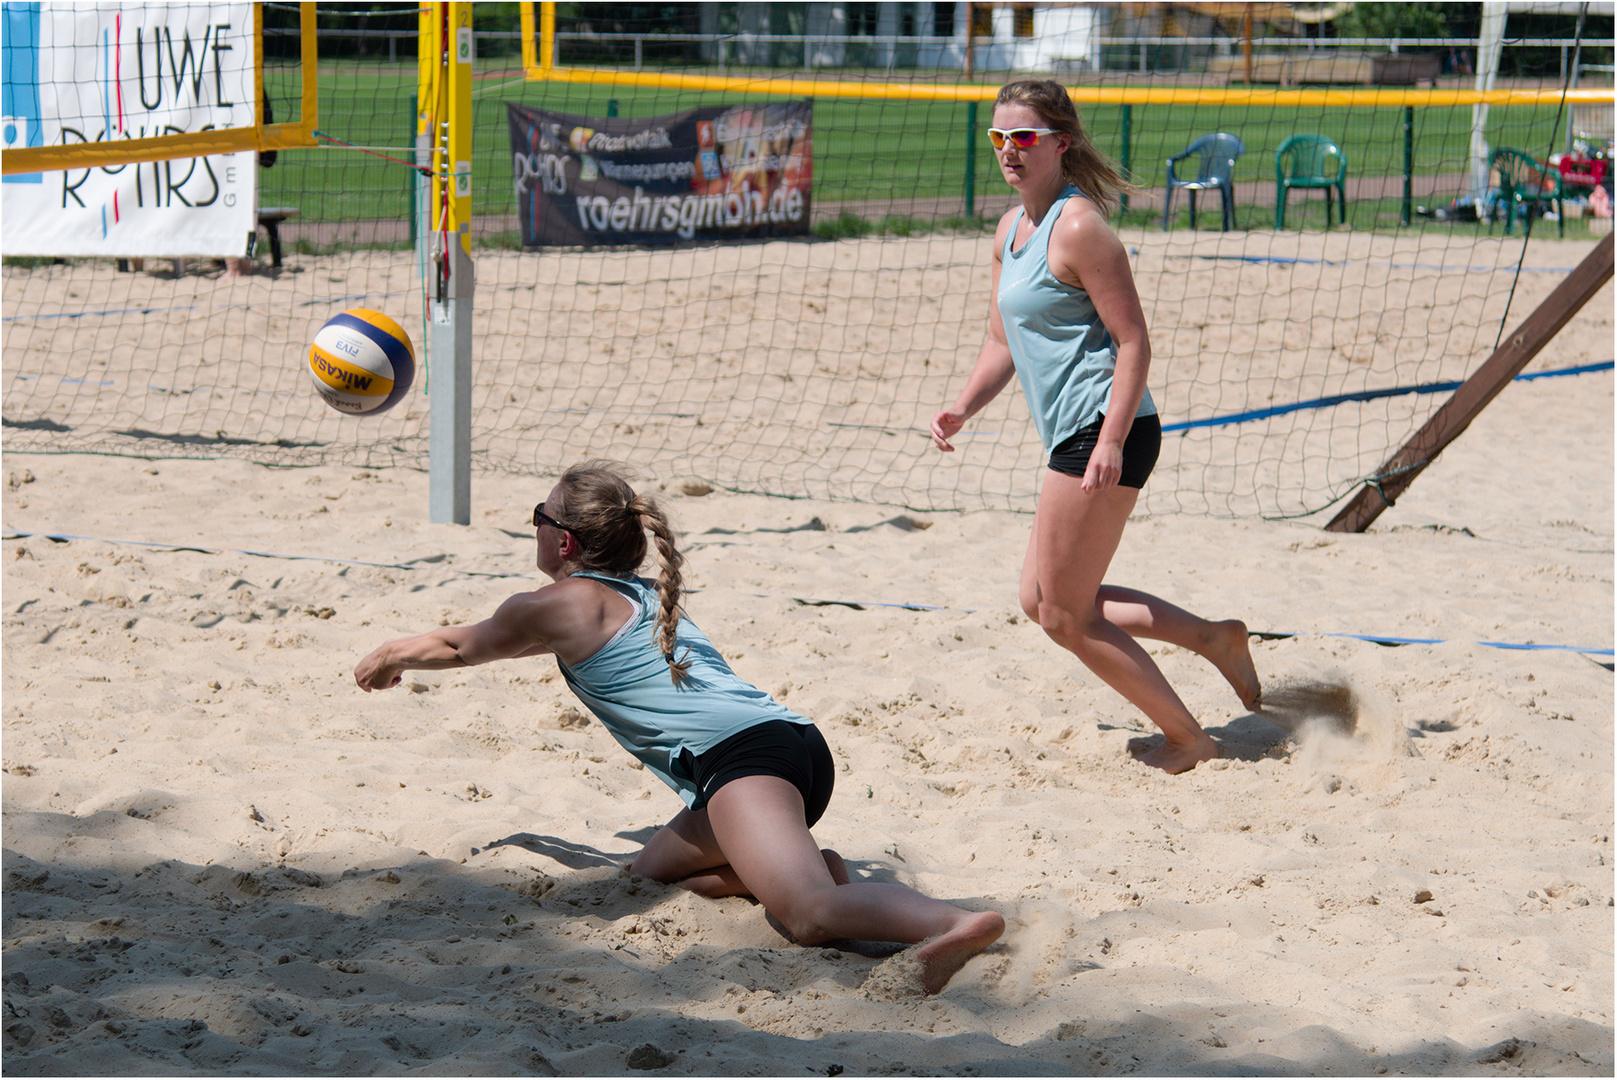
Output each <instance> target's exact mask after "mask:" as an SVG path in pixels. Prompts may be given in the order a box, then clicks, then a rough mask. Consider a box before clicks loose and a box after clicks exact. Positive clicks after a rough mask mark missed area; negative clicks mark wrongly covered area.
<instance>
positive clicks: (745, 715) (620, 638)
mask: <svg viewBox="0 0 1617 1080" xmlns="http://www.w3.org/2000/svg"><path fill="white" fill-rule="evenodd" d="M573 576H574V577H584V578H591V579H593V580H595V581H599V582H602V583H603V584H605V585H607V586H608V587H609V588H612V589H614V590H616V591H617V592H619V593H621V594H623V595H624V596H625V597H627V598H628V599H630V600H632V601H634V602H635V603H637V604H638V605H639V606H640V611H639V614H638V615H636V616H635V617H634V618H631V619H630V620H629V622H628V623H627V624H625V625H624V627H623V629H622V630H620V631H619V632H618V634H617V636H616V637H614V638H613V639H612V640H611V641H609V642H608V643H607V644H606V645H604V646H602V647H601V649H600V650H598V651H597V652H596V653H595V654H594V655H593V656H591V657H590V658H589V659H587V660H584V661H581V662H580V663H577V664H574V665H573V666H572V667H568V666H567V665H566V664H561V663H559V662H558V665H557V666H558V667H560V668H561V673H562V676H563V677H564V678H566V680H567V686H568V688H569V689H570V690H572V692H573V693H574V694H576V695H577V696H578V700H580V701H582V702H583V703H584V704H585V705H586V706H588V708H589V710H590V712H592V713H594V714H595V715H596V716H597V717H599V718H600V721H601V723H603V724H605V725H606V729H607V730H608V731H610V732H611V733H612V737H613V738H614V739H616V740H617V741H618V742H619V744H620V745H622V747H623V748H624V749H625V750H627V751H629V753H631V754H633V755H634V756H635V757H637V758H639V759H640V760H641V761H642V762H644V763H645V766H646V768H648V769H650V770H651V771H652V772H653V773H655V774H656V776H657V777H658V779H660V780H661V781H662V782H663V783H665V784H667V785H668V786H669V787H671V788H673V789H674V790H675V791H677V792H678V793H679V797H680V798H682V799H684V800H685V805H686V806H694V805H696V799H697V790H696V783H695V781H694V780H693V779H692V778H691V777H690V776H688V775H686V773H685V770H684V768H683V766H682V764H681V762H680V753H681V751H684V750H689V751H690V752H691V753H692V754H693V755H700V754H703V753H705V752H706V751H708V750H711V749H713V747H715V746H717V745H718V744H719V743H721V742H723V741H724V740H725V739H727V738H729V737H730V736H731V735H734V734H736V733H737V732H741V731H745V730H746V729H747V728H750V727H753V726H754V725H756V724H761V723H764V722H765V721H768V720H785V721H787V722H788V723H792V724H808V723H810V722H811V721H809V720H807V719H805V718H803V717H801V716H799V715H797V714H796V713H794V712H792V711H791V710H790V709H788V708H786V706H784V705H782V704H780V703H779V702H777V701H776V700H775V699H774V698H772V697H770V696H769V695H768V694H766V693H764V692H763V691H762V690H760V689H758V688H757V687H756V686H753V685H752V684H751V683H749V682H746V681H745V680H743V679H741V678H740V677H739V676H737V675H736V674H735V672H733V671H731V670H730V665H729V664H727V663H725V660H724V657H722V656H720V655H719V651H718V650H717V649H715V648H714V647H713V644H712V643H711V642H710V641H708V639H707V637H706V635H704V634H703V633H702V631H700V630H698V629H697V628H696V624H695V623H693V622H691V621H690V620H689V619H688V618H686V617H685V616H684V614H683V613H681V615H680V618H679V625H678V626H677V627H676V629H675V640H676V641H677V644H676V646H675V648H674V656H675V657H676V658H678V659H680V660H689V661H690V664H691V668H690V672H689V674H687V675H686V677H685V680H684V681H683V682H682V683H680V684H679V685H678V686H675V685H674V682H673V679H672V678H671V677H670V674H669V668H668V662H667V661H666V660H664V659H663V654H662V650H661V649H660V648H658V646H657V612H658V605H659V604H660V603H661V599H660V598H659V597H658V595H657V587H656V585H655V584H654V583H653V582H650V581H647V580H646V579H645V578H640V577H635V578H616V577H611V576H609V575H606V574H594V573H588V572H580V573H576V574H574V575H573Z"/></svg>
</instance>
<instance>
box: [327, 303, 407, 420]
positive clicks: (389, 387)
mask: <svg viewBox="0 0 1617 1080" xmlns="http://www.w3.org/2000/svg"><path fill="white" fill-rule="evenodd" d="M309 376H310V378H312V379H313V380H314V386H315V389H316V390H317V391H318V392H319V394H320V396H321V397H322V398H324V399H325V400H326V403H327V404H328V405H330V406H331V407H332V408H334V409H337V410H339V411H340V412H345V413H351V414H356V415H358V414H364V413H379V412H384V411H386V410H387V409H391V408H392V407H393V406H394V405H396V404H398V402H399V401H400V400H401V399H402V398H403V397H404V395H405V393H406V392H407V391H408V390H409V389H410V383H411V382H412V381H413V380H414V379H415V350H414V348H413V347H412V346H411V344H410V335H409V334H407V333H405V332H404V328H403V327H401V326H400V325H399V324H398V323H396V322H394V321H393V320H392V319H390V318H388V317H387V316H386V315H383V314H382V313H381V312H379V311H372V310H370V309H369V308H350V309H349V310H347V311H345V312H343V313H342V314H341V315H337V316H335V317H334V318H332V319H331V320H330V321H329V322H327V323H326V325H324V326H322V327H321V328H320V332H319V333H318V334H316V335H315V336H314V341H313V343H311V344H310V346H309Z"/></svg>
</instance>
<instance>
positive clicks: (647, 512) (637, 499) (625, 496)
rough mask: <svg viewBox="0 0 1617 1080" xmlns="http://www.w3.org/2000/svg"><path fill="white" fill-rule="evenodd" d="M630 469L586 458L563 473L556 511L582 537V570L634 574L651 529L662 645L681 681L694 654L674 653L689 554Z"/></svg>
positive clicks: (671, 671)
mask: <svg viewBox="0 0 1617 1080" xmlns="http://www.w3.org/2000/svg"><path fill="white" fill-rule="evenodd" d="M626 471H627V470H626V469H624V467H623V466H621V465H617V464H615V463H613V462H610V461H584V462H580V463H579V464H577V465H573V466H572V467H570V468H569V469H568V470H567V471H566V472H564V473H562V475H561V483H560V485H559V491H558V493H557V504H558V505H557V513H558V515H559V516H560V518H561V520H562V521H564V522H565V523H566V525H567V531H568V532H570V533H572V534H573V538H574V539H575V540H577V541H578V547H579V553H578V555H577V556H576V557H575V559H574V561H575V562H576V563H577V564H578V567H579V569H580V570H591V571H594V572H596V573H602V574H611V575H612V576H613V577H629V576H631V575H632V574H634V572H635V571H636V570H638V569H640V565H641V564H642V563H644V562H645V561H646V554H647V551H646V547H647V545H646V533H647V532H650V533H651V536H652V538H653V539H654V540H655V541H656V547H657V563H658V573H657V594H658V596H659V597H660V598H661V601H662V604H661V607H660V609H659V611H658V614H657V648H658V649H659V650H661V652H662V654H663V657H664V658H665V659H666V660H667V661H668V671H669V674H670V675H671V676H672V678H673V680H674V684H675V685H676V686H677V685H679V683H681V682H683V681H684V679H685V676H686V674H687V673H688V672H689V671H690V667H691V665H690V661H689V660H678V659H675V657H674V644H675V629H676V628H677V627H678V625H679V596H680V591H681V590H682V589H683V587H684V578H683V575H682V574H681V573H680V568H681V567H682V566H683V565H684V563H685V556H683V555H681V554H680V553H679V549H678V547H676V546H675V543H674V529H673V526H672V525H671V524H670V523H669V520H668V514H667V513H666V512H665V511H664V510H663V508H662V506H661V504H659V503H658V502H657V500H656V499H654V498H652V497H651V496H650V495H637V494H635V491H634V489H633V488H632V487H630V486H629V482H628V481H627V480H626V479H624V474H625V472H626Z"/></svg>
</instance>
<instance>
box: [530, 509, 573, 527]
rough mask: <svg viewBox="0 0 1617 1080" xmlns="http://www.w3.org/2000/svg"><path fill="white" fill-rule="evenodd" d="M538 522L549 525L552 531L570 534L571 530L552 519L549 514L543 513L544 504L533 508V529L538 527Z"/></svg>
mask: <svg viewBox="0 0 1617 1080" xmlns="http://www.w3.org/2000/svg"><path fill="white" fill-rule="evenodd" d="M540 522H544V523H545V524H546V525H549V526H550V527H551V528H552V529H560V530H561V531H562V532H572V530H571V529H569V528H568V527H567V526H565V525H563V524H562V523H561V522H559V521H557V520H556V519H555V518H553V517H551V516H550V515H549V514H547V513H545V504H544V503H540V504H539V505H538V506H536V507H534V508H533V527H534V528H536V529H537V528H538V527H539V523H540Z"/></svg>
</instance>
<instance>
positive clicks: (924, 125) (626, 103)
mask: <svg viewBox="0 0 1617 1080" xmlns="http://www.w3.org/2000/svg"><path fill="white" fill-rule="evenodd" d="M266 82H267V84H268V86H269V88H270V94H271V96H272V99H274V100H275V101H276V103H277V106H278V110H279V109H284V108H285V106H284V105H282V104H281V103H284V102H291V101H293V100H295V91H294V83H293V80H292V79H291V78H290V77H289V76H288V74H287V73H286V72H285V71H284V70H283V71H280V72H277V71H274V70H270V71H267V72H266ZM415 94H416V68H415V66H414V64H413V63H408V64H405V63H400V64H386V63H375V64H362V63H356V62H345V63H343V64H341V65H333V66H332V67H331V68H330V69H329V70H328V69H324V68H323V69H322V71H321V73H320V118H319V121H320V122H319V130H320V131H321V132H323V133H325V134H327V135H329V136H333V137H335V138H337V139H341V140H343V141H344V142H347V143H352V144H355V145H357V146H364V147H372V148H387V149H386V152H388V153H391V154H393V155H394V156H406V157H407V156H408V155H400V154H399V153H398V151H401V150H403V149H404V148H406V147H408V146H410V145H411V144H412V142H413V139H414V132H415V117H414V113H413V105H414V100H415ZM759 97H764V95H759ZM735 100H736V95H734V94H720V93H710V92H697V91H684V90H654V89H645V88H639V87H620V88H614V87H604V86H575V85H568V84H559V83H528V82H525V81H523V80H522V78H521V75H520V72H518V71H515V70H512V69H510V68H508V67H502V68H500V69H498V70H489V71H485V72H481V73H480V75H479V82H478V84H477V87H476V89H475V90H474V100H473V115H474V124H475V127H476V132H475V136H474V143H473V146H474V150H473V154H474V157H473V166H472V172H473V189H474V190H473V213H474V214H475V215H478V216H498V217H504V216H508V215H510V214H513V213H514V212H515V197H514V194H513V191H512V185H511V183H510V180H509V177H510V175H511V173H510V159H509V153H510V150H509V146H510V143H509V135H508V129H507V120H506V108H505V107H506V104H507V103H510V102H515V103H521V104H525V105H529V106H533V107H538V108H544V109H552V110H555V111H558V112H565V113H573V114H578V115H584V116H606V115H608V113H609V111H612V110H613V109H614V108H615V111H616V112H617V114H618V115H622V116H655V115H660V114H666V113H673V112H679V111H682V110H684V109H689V108H694V107H697V106H701V105H715V104H725V103H731V102H734V101H735ZM989 112H990V109H989V106H988V105H987V104H986V103H984V104H982V105H979V106H978V108H977V117H976V121H977V124H976V126H977V128H978V129H981V128H985V127H986V126H987V125H988V121H989ZM1128 112H1129V115H1128V116H1127V127H1128V129H1129V138H1128V144H1127V146H1125V142H1124V128H1125V109H1124V107H1123V106H1115V105H1114V106H1094V107H1087V108H1085V109H1084V110H1083V119H1084V122H1085V124H1086V126H1087V127H1088V128H1089V130H1090V133H1091V136H1092V138H1093V139H1094V141H1095V143H1096V144H1097V145H1098V146H1100V147H1101V148H1102V150H1104V151H1105V152H1106V153H1108V154H1110V155H1112V157H1113V158H1115V159H1117V160H1119V161H1126V163H1127V164H1129V165H1130V167H1131V170H1132V174H1133V177H1134V180H1135V182H1136V184H1138V185H1139V187H1140V188H1142V189H1144V190H1146V191H1160V189H1161V187H1162V184H1163V180H1164V176H1165V162H1166V160H1167V158H1168V157H1170V156H1171V155H1173V154H1175V153H1178V152H1179V151H1181V150H1183V149H1184V147H1185V146H1186V145H1187V144H1188V143H1189V142H1190V141H1191V140H1192V139H1194V138H1195V137H1196V136H1198V135H1201V134H1205V133H1208V132H1213V131H1228V132H1233V133H1234V134H1236V135H1239V136H1240V137H1241V138H1242V140H1243V141H1244V142H1245V143H1246V146H1247V153H1246V155H1245V156H1244V157H1242V158H1241V159H1240V160H1239V161H1238V162H1237V165H1236V181H1237V183H1238V184H1240V183H1245V184H1260V185H1261V184H1268V185H1272V184H1273V182H1274V151H1275V148H1276V147H1278V145H1279V144H1280V142H1281V141H1282V140H1284V139H1285V138H1286V137H1287V136H1289V135H1292V134H1294V133H1298V132H1314V133H1318V134H1322V135H1326V136H1328V137H1330V138H1332V139H1334V140H1336V141H1337V142H1338V144H1339V145H1340V146H1341V147H1342V148H1343V150H1344V151H1345V153H1346V155H1347V158H1348V162H1349V176H1350V178H1367V177H1385V178H1390V179H1391V180H1392V181H1393V182H1394V184H1395V185H1396V184H1397V183H1399V182H1401V177H1402V176H1403V173H1404V158H1405V134H1404V122H1405V116H1404V110H1403V109H1402V108H1327V107H1310V108H1305V109H1291V110H1283V111H1282V110H1276V109H1273V108H1270V107H1256V106H1248V107H1240V106H1218V107H1212V106H1189V105H1187V106H1159V105H1152V106H1141V105H1136V106H1132V107H1129V110H1128ZM968 117H969V114H968V106H967V105H965V104H961V103H953V102H947V103H934V102H888V101H880V100H856V99H841V98H826V99H821V100H818V101H816V102H815V107H814V127H815V131H814V198H815V202H816V204H817V205H819V206H820V207H822V208H824V207H826V206H827V205H836V204H843V203H858V204H866V205H864V206H862V207H860V208H859V210H858V212H859V213H860V215H861V216H863V217H865V218H867V219H869V218H871V217H872V215H871V213H870V211H869V206H868V204H872V203H884V204H885V203H891V204H893V205H894V206H895V207H896V208H898V215H899V216H900V217H922V218H959V217H960V216H962V215H963V214H965V213H966V211H967V210H968V207H970V208H975V207H977V206H978V205H979V204H980V203H981V201H982V200H983V199H984V198H985V197H989V196H996V195H1001V194H1003V184H1002V182H1001V180H1000V178H999V173H998V169H997V168H996V166H995V164H994V158H993V154H992V152H991V150H990V149H989V146H988V142H987V139H986V138H985V137H983V136H982V134H981V132H980V130H979V131H978V132H977V133H975V134H973V133H972V132H970V130H969V119H968ZM277 118H280V113H279V111H278V113H277ZM1556 120H1557V112H1556V109H1555V108H1554V107H1553V106H1533V107H1517V106H1513V107H1497V106H1496V107H1494V108H1493V109H1491V110H1490V111H1489V118H1488V125H1487V137H1488V140H1489V142H1490V143H1491V144H1492V145H1496V146H1515V147H1519V148H1523V149H1527V150H1529V151H1530V152H1533V153H1536V154H1540V155H1543V154H1545V153H1547V152H1548V151H1549V149H1551V147H1552V145H1553V144H1554V142H1555V138H1554V136H1555V133H1556V131H1557V130H1558V126H1557V124H1556ZM1470 125H1471V110H1470V108H1469V107H1446V108H1428V109H1418V110H1416V111H1415V112H1414V114H1413V127H1412V130H1411V133H1410V135H1411V138H1410V141H1409V145H1410V150H1411V172H1412V174H1413V176H1414V177H1415V178H1416V185H1415V186H1416V189H1417V190H1423V191H1430V190H1432V189H1433V178H1438V177H1453V176H1457V175H1460V174H1463V173H1464V172H1465V168H1466V164H1465V163H1466V157H1467V151H1468V145H1469V140H1470ZM968 145H969V148H970V149H969V155H970V156H969V167H968ZM968 173H969V174H970V175H971V176H972V177H973V183H972V192H971V196H972V197H971V199H970V200H969V203H968V199H967V177H968ZM412 175H413V174H412V173H411V172H410V170H409V169H408V168H407V167H406V166H404V165H400V164H395V163H393V162H389V161H385V160H383V159H382V158H379V157H374V156H371V155H368V154H362V153H359V152H357V151H352V150H345V149H335V148H329V149H321V150H318V151H311V150H305V151H283V152H282V154H281V158H280V162H279V164H278V167H276V168H274V169H270V170H266V171H264V172H263V173H262V174H261V178H260V185H261V196H260V200H261V202H262V203H263V204H265V205H293V206H298V207H299V208H300V210H301V213H302V219H303V220H304V221H306V222H322V221H356V220H368V219H376V218H402V217H405V216H406V215H407V213H408V207H409V199H410V190H411V177H412ZM1422 178H1425V180H1426V182H1425V183H1424V184H1422V183H1421V179H1422ZM1317 201H1319V200H1317V199H1316V200H1312V201H1310V202H1309V203H1308V204H1306V207H1305V205H1302V204H1300V205H1298V207H1297V209H1296V210H1295V211H1288V215H1287V225H1288V228H1289V227H1291V225H1292V221H1293V214H1295V215H1296V217H1295V220H1296V222H1297V223H1298V225H1301V226H1305V227H1307V226H1311V225H1314V224H1323V209H1320V208H1318V207H1315V206H1314V205H1313V202H1317ZM1388 204H1390V205H1388ZM1270 206H1271V209H1270V211H1269V213H1268V214H1267V215H1264V214H1261V213H1257V212H1256V211H1255V209H1254V208H1250V207H1249V208H1248V210H1249V211H1251V213H1250V214H1243V216H1242V225H1243V227H1246V228H1262V227H1265V222H1266V221H1267V222H1268V223H1269V224H1270V225H1272V221H1273V217H1272V203H1271V204H1270ZM1399 209H1400V207H1399V205H1398V200H1397V199H1391V200H1387V199H1380V200H1375V201H1373V202H1365V201H1357V200H1356V201H1354V203H1353V204H1352V206H1351V207H1350V210H1349V219H1350V221H1351V222H1352V223H1353V225H1354V226H1355V227H1358V228H1391V227H1397V226H1398V224H1399ZM979 212H980V211H979ZM1136 212H1138V211H1136ZM874 216H875V217H877V218H879V217H882V216H885V215H882V214H877V215H874ZM1180 227H1183V215H1180ZM1571 229H1572V231H1581V230H1582V229H1583V226H1582V224H1581V223H1580V222H1574V223H1572V224H1571ZM1580 234H1581V233H1580Z"/></svg>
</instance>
